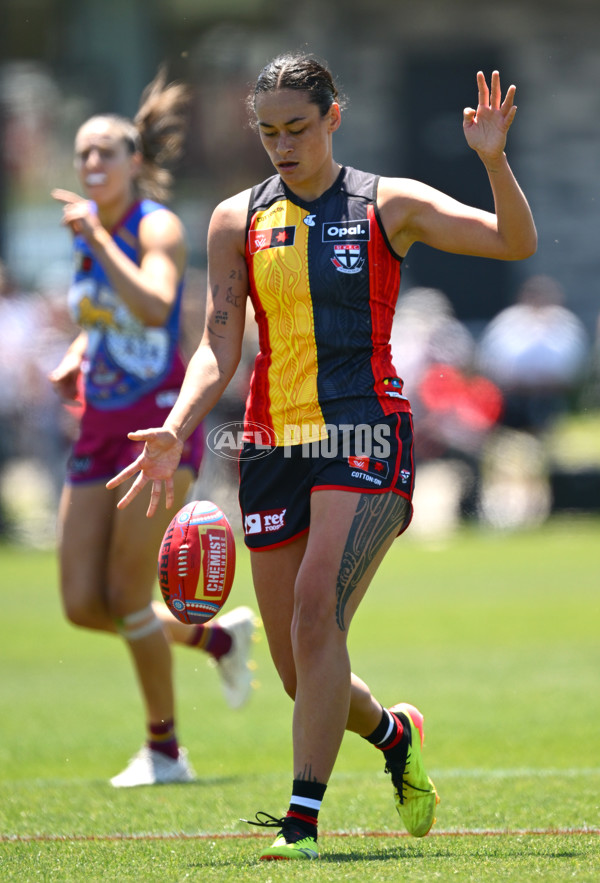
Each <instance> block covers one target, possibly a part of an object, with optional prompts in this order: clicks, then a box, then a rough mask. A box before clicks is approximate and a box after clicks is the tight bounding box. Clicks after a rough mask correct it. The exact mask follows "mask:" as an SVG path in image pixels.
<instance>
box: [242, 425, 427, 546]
mask: <svg viewBox="0 0 600 883" xmlns="http://www.w3.org/2000/svg"><path fill="white" fill-rule="evenodd" d="M239 469H240V489H239V500H240V508H241V510H242V519H243V523H244V535H245V542H246V545H247V546H248V547H249V548H250V549H266V548H273V547H274V546H281V545H284V544H285V543H289V542H291V541H292V540H294V539H296V537H298V536H300V535H301V534H303V533H306V532H307V531H308V529H309V526H310V495H311V493H312V492H313V491H314V490H342V491H351V492H354V493H367V494H382V493H389V492H391V493H396V494H400V495H401V496H402V497H405V498H406V499H407V500H408V501H409V503H410V502H411V500H412V494H413V486H414V462H413V427H412V417H411V415H410V414H409V413H405V412H402V413H396V414H392V415H391V416H389V417H384V418H382V419H381V420H380V421H378V422H377V424H361V425H360V426H357V427H356V428H355V430H354V431H353V432H344V433H341V432H333V433H331V432H330V436H329V438H328V439H325V440H323V441H321V442H313V443H307V444H304V445H303V444H298V445H291V446H287V447H284V446H280V447H270V448H267V447H257V446H256V445H254V444H245V445H244V446H243V448H242V451H241V453H240V458H239ZM411 515H412V504H411V505H410V508H409V517H408V518H407V519H406V520H405V522H404V524H403V525H402V528H401V530H400V533H401V532H402V531H403V530H405V529H406V528H407V527H408V525H409V523H410V516H411Z"/></svg>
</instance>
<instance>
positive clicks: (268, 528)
mask: <svg viewBox="0 0 600 883" xmlns="http://www.w3.org/2000/svg"><path fill="white" fill-rule="evenodd" d="M286 511H287V510H286V509H267V510H265V511H264V512H253V513H252V514H251V515H246V517H245V518H244V531H245V532H246V533H247V534H251V533H272V532H273V531H275V530H281V528H282V527H285V513H286Z"/></svg>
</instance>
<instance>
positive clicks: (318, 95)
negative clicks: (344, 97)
mask: <svg viewBox="0 0 600 883" xmlns="http://www.w3.org/2000/svg"><path fill="white" fill-rule="evenodd" d="M278 89H295V90H296V91H298V92H306V93H307V97H308V99H309V101H310V102H311V103H312V104H316V105H317V107H318V108H319V110H320V112H321V116H325V114H326V113H327V111H328V110H329V108H330V107H331V105H332V104H333V103H334V101H337V102H338V103H340V104H342V103H343V102H342V101H341V100H340V97H339V93H338V90H337V87H336V85H335V83H334V82H333V77H332V76H331V73H330V72H329V70H328V69H327V68H326V67H325V66H324V65H323V64H321V62H320V61H318V60H317V59H316V58H314V57H313V56H311V55H305V54H304V53H301V52H297V53H286V54H284V55H278V56H277V58H274V59H273V61H270V62H269V63H268V64H267V65H265V67H263V69H262V70H261V72H260V73H259V75H258V77H257V80H256V85H255V86H254V89H253V91H252V93H251V94H250V95H249V96H248V101H247V104H248V109H249V111H250V112H254V110H255V104H256V96H257V95H259V94H261V93H262V92H275V91H277V90H278Z"/></svg>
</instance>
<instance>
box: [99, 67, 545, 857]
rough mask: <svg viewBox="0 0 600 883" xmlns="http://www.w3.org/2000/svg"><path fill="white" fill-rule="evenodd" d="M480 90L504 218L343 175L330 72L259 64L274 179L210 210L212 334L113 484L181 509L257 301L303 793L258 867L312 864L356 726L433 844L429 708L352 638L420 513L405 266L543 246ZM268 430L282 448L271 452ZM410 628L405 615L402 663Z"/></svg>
mask: <svg viewBox="0 0 600 883" xmlns="http://www.w3.org/2000/svg"><path fill="white" fill-rule="evenodd" d="M477 86H478V93H479V94H478V105H477V107H476V108H474V109H473V108H468V109H466V110H465V111H464V120H463V127H464V133H465V136H466V140H467V143H468V145H469V146H470V147H471V148H473V150H474V151H475V152H476V153H477V155H478V157H479V159H480V161H481V162H482V163H483V165H484V167H485V169H486V170H487V173H488V175H489V181H490V186H491V189H492V193H493V197H494V200H495V212H487V211H482V210H481V209H479V208H474V207H471V206H468V205H464V204H462V203H460V202H457V201H456V200H454V199H452V198H450V197H449V196H447V195H445V194H444V193H441V192H439V191H437V190H435V189H432V188H431V187H429V186H427V185H425V184H422V183H420V182H418V181H414V180H409V179H406V178H383V177H382V178H380V177H379V176H377V175H375V174H371V173H367V172H362V171H358V170H356V169H353V168H350V167H347V166H340V165H339V164H338V163H337V162H336V161H335V159H334V156H333V152H332V139H333V135H334V133H335V132H336V131H337V130H338V128H339V127H340V123H341V110H340V102H339V100H338V93H337V89H336V87H335V85H334V82H333V80H332V77H331V74H330V72H329V71H328V70H327V69H326V68H325V67H324V66H323V65H322V64H320V63H319V62H318V61H316V60H315V59H313V58H311V57H308V56H305V55H284V56H281V57H278V58H276V59H275V60H274V61H272V62H270V63H269V64H267V65H266V67H265V68H264V69H263V70H262V71H261V73H260V74H259V76H258V79H257V82H256V86H255V89H254V93H253V96H252V107H253V113H254V115H255V121H256V127H257V129H258V132H259V136H260V139H261V141H262V144H263V146H264V148H265V150H266V152H267V154H268V156H269V158H270V159H271V161H272V163H273V166H274V169H275V174H274V176H273V177H271V178H269V179H267V180H266V181H263V182H262V183H261V184H258V185H257V186H255V187H253V188H251V189H250V190H247V191H244V192H243V193H239V194H237V195H236V196H234V197H232V198H229V199H227V200H225V201H224V202H222V203H221V204H220V205H219V206H217V208H216V209H215V211H214V213H213V216H212V219H211V223H210V228H209V236H208V247H209V293H208V311H207V318H206V325H205V331H204V336H203V339H202V341H201V344H200V346H199V348H198V350H197V352H196V353H195V355H194V356H193V358H192V360H191V362H190V365H189V367H188V370H187V373H186V377H185V380H184V383H183V386H182V389H181V393H180V395H179V398H178V400H177V402H176V403H175V405H174V407H173V409H172V410H171V413H170V414H169V416H168V417H167V419H166V421H165V422H164V424H163V426H162V428H159V429H158V428H155V429H146V430H143V431H138V432H133V433H131V434H130V438H131V439H133V440H134V441H137V442H144V443H145V447H144V450H143V452H142V453H141V454H140V456H139V457H138V458H137V459H136V460H135V462H134V463H132V464H131V465H130V466H128V467H127V468H125V469H124V470H122V472H121V473H120V474H119V475H117V476H115V478H114V479H112V480H111V481H110V482H109V483H108V486H109V487H110V488H114V487H116V486H117V485H118V484H119V483H120V482H122V481H125V480H126V479H128V478H130V477H131V476H133V475H135V474H136V473H138V474H137V477H136V480H135V482H134V484H133V485H132V486H131V487H130V489H129V490H128V491H127V493H126V494H125V495H124V497H123V498H122V499H121V501H120V503H119V507H120V511H122V509H123V508H125V507H126V506H127V505H129V504H131V503H135V501H136V500H137V495H138V493H139V492H140V491H141V490H142V488H143V487H144V486H145V485H146V484H147V483H150V484H151V486H152V494H151V502H150V506H149V509H148V512H147V514H148V515H153V514H154V513H155V512H156V510H157V508H158V504H159V499H160V494H161V490H162V488H163V486H164V488H165V493H166V503H167V506H170V505H172V503H173V501H174V499H175V490H176V484H175V480H174V477H175V478H176V475H177V472H176V470H177V467H178V464H179V463H180V458H181V455H182V452H183V450H184V446H185V444H186V441H187V440H188V439H189V437H190V435H191V434H192V432H193V430H194V428H195V427H196V426H197V425H198V424H199V422H200V421H201V420H202V419H203V418H204V417H205V415H206V414H207V413H208V411H209V410H210V409H211V408H212V407H213V406H214V404H215V403H216V402H217V401H218V399H219V397H220V396H221V395H222V393H223V390H224V389H225V387H226V386H227V384H228V382H229V380H230V379H231V377H232V375H233V373H234V371H235V368H236V365H237V363H238V359H239V354H240V347H241V341H242V334H243V328H244V318H245V315H246V311H245V302H246V298H248V297H250V298H251V301H252V304H253V306H254V310H255V315H256V319H257V322H258V327H259V337H260V352H259V354H258V356H257V358H256V363H255V370H254V375H253V377H252V380H251V385H250V393H249V397H248V402H247V410H246V426H247V430H248V438H249V439H252V442H250V441H249V442H248V443H247V444H246V445H245V446H244V448H243V450H242V451H241V455H240V491H239V494H240V504H241V509H242V515H243V518H244V525H245V533H246V543H247V545H248V546H249V548H250V550H251V561H252V569H253V578H254V584H255V589H256V596H257V599H258V604H259V607H260V612H261V615H262V619H263V622H264V625H265V630H266V633H267V636H268V640H269V646H270V650H271V654H272V657H273V661H274V663H275V666H276V668H277V671H278V673H279V675H280V677H281V679H282V681H283V685H284V687H285V690H286V691H287V693H288V694H289V695H290V696H291V697H292V698H293V699H294V716H293V764H294V766H293V782H292V788H291V800H290V804H289V809H288V812H287V815H286V816H285V817H284V818H283V819H277V818H275V817H273V816H270V815H269V814H267V813H258V814H257V817H258V821H259V823H262V824H265V825H268V826H273V827H276V828H278V829H279V832H278V834H277V837H276V838H275V842H274V843H273V844H272V846H270V847H268V848H267V849H266V850H264V852H263V853H262V856H261V857H262V858H264V859H278V858H283V859H286V858H287V859H311V858H316V857H317V855H318V848H317V818H318V814H319V810H320V807H321V802H322V800H323V796H324V793H325V789H326V787H327V783H328V781H329V778H330V775H331V772H332V769H333V766H334V763H335V760H336V757H337V754H338V751H339V748H340V744H341V741H342V737H343V734H344V731H345V730H351V731H353V732H355V733H358V734H360V735H361V736H362V737H364V738H365V740H367V741H368V742H371V743H372V744H373V745H374V746H376V748H377V749H379V750H380V751H381V753H382V757H383V759H384V763H385V768H386V770H387V771H388V772H389V773H390V774H391V781H392V785H393V790H394V796H395V802H396V806H397V809H398V812H399V814H400V816H401V818H402V820H403V822H404V824H405V826H406V827H407V829H408V831H409V832H410V833H411V834H413V835H415V836H417V837H419V836H423V835H425V834H426V833H427V832H428V831H429V829H430V828H431V826H432V824H433V822H434V815H435V807H436V802H437V793H436V790H435V787H434V785H433V783H432V782H431V780H430V779H429V777H428V776H427V773H426V772H425V769H424V766H423V759H422V755H421V744H422V739H423V718H422V715H421V714H420V712H419V711H417V709H416V708H415V707H414V706H412V705H409V704H407V703H405V702H403V703H399V704H397V705H395V706H393V707H392V708H390V709H387V708H385V707H383V706H382V704H381V703H380V702H378V701H377V699H376V698H375V697H374V695H373V694H372V693H371V691H370V689H369V688H368V686H367V685H366V684H365V683H364V682H363V681H362V680H360V679H359V678H358V677H357V676H355V675H354V674H352V673H351V669H350V661H349V658H348V649H347V639H348V631H349V628H350V624H351V622H352V619H353V617H354V614H355V613H356V610H357V609H358V607H359V604H360V602H361V601H362V599H363V597H364V595H365V593H366V591H367V588H368V586H369V583H370V582H371V580H372V578H373V576H374V575H375V572H376V571H377V568H378V566H379V564H380V562H381V560H382V558H383V557H384V555H385V553H386V551H387V550H388V549H389V547H390V545H391V543H392V542H393V540H394V538H395V537H396V536H397V535H398V534H399V533H401V532H402V531H403V530H404V529H405V528H406V527H407V525H408V523H409V521H410V518H411V511H412V510H411V495H412V489H413V478H414V469H413V458H412V424H411V412H410V405H409V402H408V401H407V399H406V397H405V396H404V393H403V384H402V380H401V379H400V376H399V375H398V373H397V371H396V368H395V366H394V365H393V364H392V361H391V357H390V347H389V345H388V344H389V337H390V329H391V326H392V318H393V315H394V306H395V302H396V298H397V295H398V287H399V282H400V268H401V264H402V260H403V258H404V257H405V256H406V254H407V253H408V251H409V249H410V246H411V245H412V244H413V243H414V242H417V241H419V242H424V243H426V244H427V245H430V246H433V247H435V248H438V249H442V250H444V251H447V252H454V253H458V254H470V255H479V256H483V257H488V258H497V259H501V260H519V259H521V258H526V257H528V256H529V255H531V254H532V253H533V252H534V251H535V249H536V241H537V237H536V231H535V226H534V222H533V219H532V216H531V212H530V209H529V206H528V204H527V201H526V199H525V197H524V195H523V193H522V192H521V189H520V188H519V186H518V184H517V182H516V180H515V178H514V176H513V174H512V172H511V169H510V167H509V164H508V160H507V158H506V156H505V153H504V148H505V144H506V138H507V132H508V130H509V128H510V126H511V124H512V122H513V120H514V117H515V113H516V107H515V106H514V104H513V99H514V94H515V88H514V86H511V87H510V88H509V89H508V91H507V92H506V95H505V96H504V98H503V97H502V94H501V88H500V78H499V75H498V73H497V72H494V73H493V74H492V77H491V83H490V84H489V85H488V83H487V81H486V78H485V76H484V74H483V73H478V74H477ZM217 317H218V322H217V321H216V319H217ZM256 427H262V428H263V432H265V433H266V434H267V435H269V436H270V438H269V441H270V444H271V446H272V449H271V451H270V453H269V454H268V456H265V455H264V454H265V447H264V442H265V440H264V439H260V438H259V439H258V442H259V443H258V444H257V438H256V435H257V430H256ZM403 589H405V587H402V586H401V587H400V588H399V590H400V591H402V590H403ZM409 628H410V625H409V624H408V623H405V622H400V623H398V647H399V651H400V650H401V648H402V634H403V632H404V631H406V630H408V629H409ZM390 664H393V663H390ZM398 667H399V669H400V668H401V663H400V661H399V662H398ZM399 677H400V671H399Z"/></svg>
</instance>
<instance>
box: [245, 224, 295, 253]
mask: <svg viewBox="0 0 600 883" xmlns="http://www.w3.org/2000/svg"><path fill="white" fill-rule="evenodd" d="M295 239H296V228H295V227H294V226H293V225H291V226H289V227H266V228H265V229H264V230H250V232H249V233H248V245H249V247H250V254H256V252H257V251H263V250H264V249H265V248H279V246H282V245H293V244H294V241H295Z"/></svg>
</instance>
